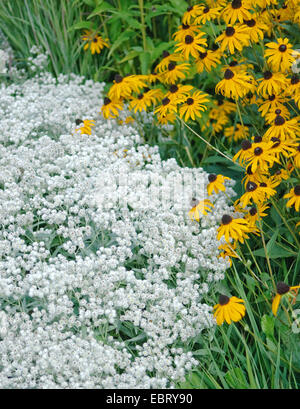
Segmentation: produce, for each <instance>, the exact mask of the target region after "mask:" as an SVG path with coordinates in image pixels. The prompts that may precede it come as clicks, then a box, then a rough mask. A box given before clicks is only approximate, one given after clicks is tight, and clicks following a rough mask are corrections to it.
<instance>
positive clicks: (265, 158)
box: [247, 142, 279, 172]
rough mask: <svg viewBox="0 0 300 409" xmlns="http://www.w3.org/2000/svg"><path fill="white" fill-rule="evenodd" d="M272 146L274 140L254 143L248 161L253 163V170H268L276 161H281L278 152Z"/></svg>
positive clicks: (250, 163)
mask: <svg viewBox="0 0 300 409" xmlns="http://www.w3.org/2000/svg"><path fill="white" fill-rule="evenodd" d="M272 147H273V144H272V142H259V143H254V144H253V145H252V147H251V149H250V152H249V156H248V157H247V162H248V164H249V165H251V168H252V172H256V169H259V170H261V171H262V172H266V171H268V169H269V168H270V167H272V166H273V164H274V162H279V160H278V159H277V157H276V152H275V151H274V149H272Z"/></svg>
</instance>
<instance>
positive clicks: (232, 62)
mask: <svg viewBox="0 0 300 409" xmlns="http://www.w3.org/2000/svg"><path fill="white" fill-rule="evenodd" d="M237 65H238V62H237V61H236V60H233V61H231V62H230V63H229V66H230V67H236V66H237Z"/></svg>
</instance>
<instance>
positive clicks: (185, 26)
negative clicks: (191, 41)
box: [182, 23, 190, 30]
mask: <svg viewBox="0 0 300 409" xmlns="http://www.w3.org/2000/svg"><path fill="white" fill-rule="evenodd" d="M189 28H190V26H189V25H188V24H183V23H182V29H183V30H188V29H189Z"/></svg>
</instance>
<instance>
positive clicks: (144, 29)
mask: <svg viewBox="0 0 300 409" xmlns="http://www.w3.org/2000/svg"><path fill="white" fill-rule="evenodd" d="M139 7H140V13H141V24H142V27H141V32H142V37H143V48H144V51H147V38H146V28H145V15H144V0H139Z"/></svg>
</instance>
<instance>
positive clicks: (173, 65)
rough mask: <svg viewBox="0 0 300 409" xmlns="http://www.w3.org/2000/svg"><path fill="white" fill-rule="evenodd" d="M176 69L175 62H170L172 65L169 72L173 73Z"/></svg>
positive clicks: (169, 66)
mask: <svg viewBox="0 0 300 409" xmlns="http://www.w3.org/2000/svg"><path fill="white" fill-rule="evenodd" d="M175 67H176V63H175V62H170V64H169V65H168V70H169V71H173V70H174V69H175Z"/></svg>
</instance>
